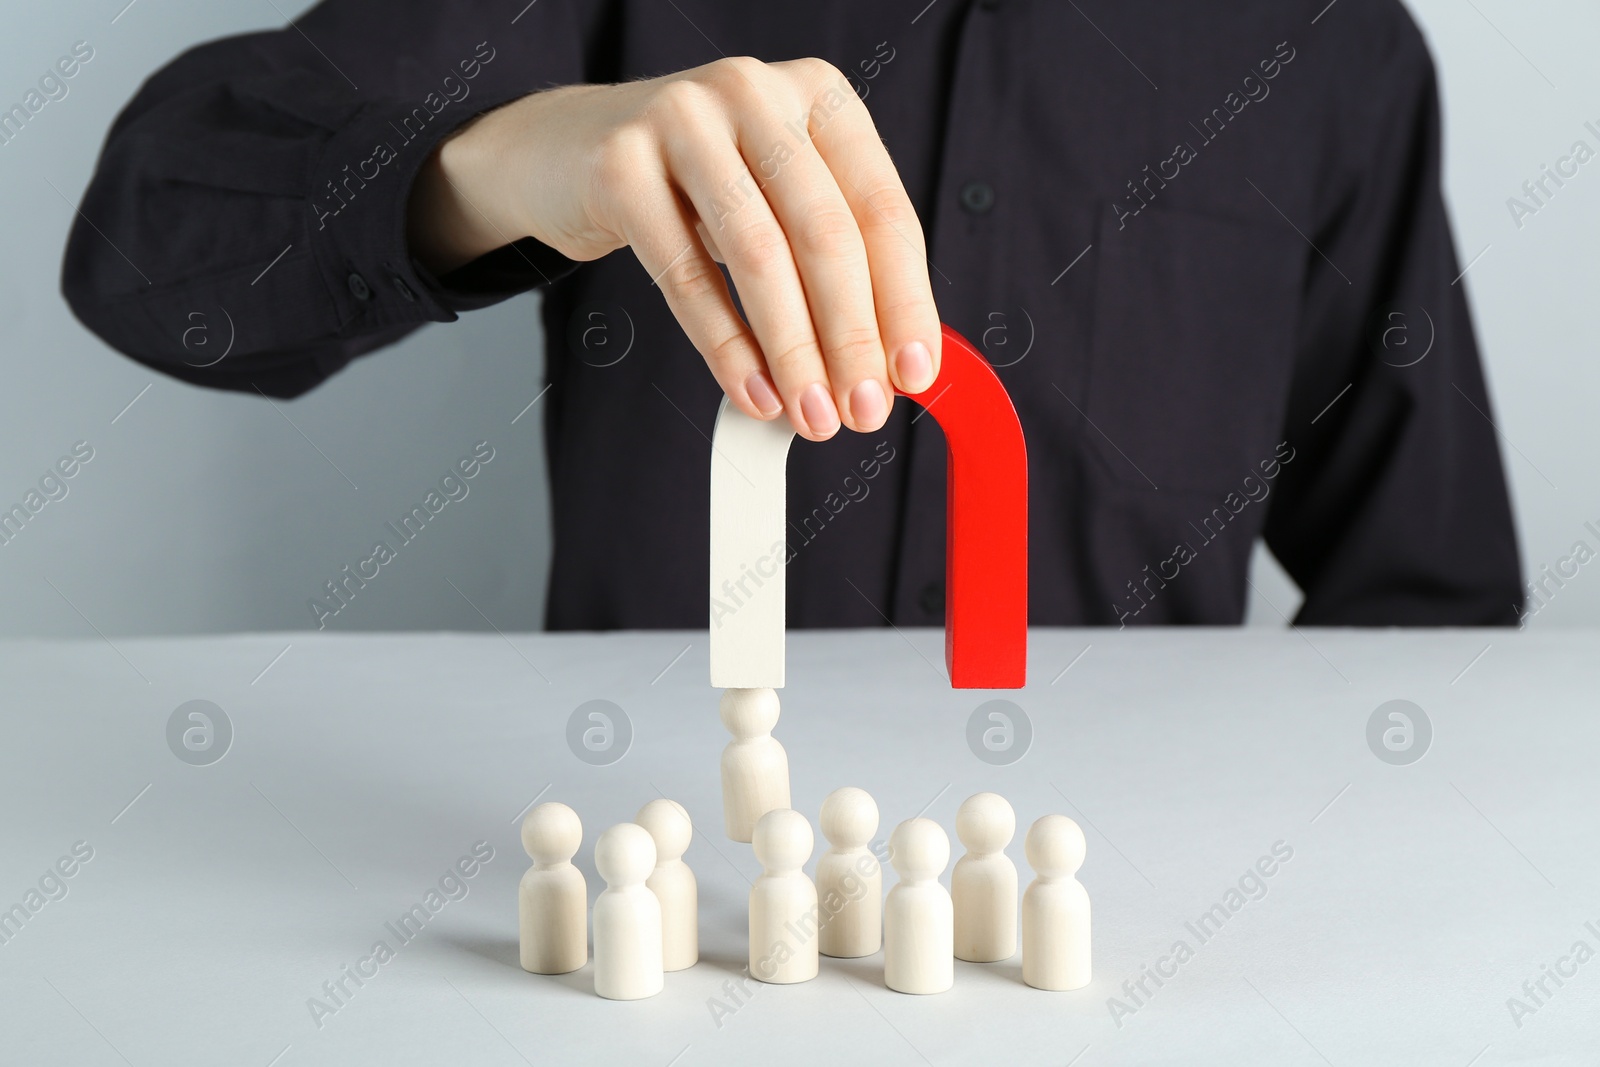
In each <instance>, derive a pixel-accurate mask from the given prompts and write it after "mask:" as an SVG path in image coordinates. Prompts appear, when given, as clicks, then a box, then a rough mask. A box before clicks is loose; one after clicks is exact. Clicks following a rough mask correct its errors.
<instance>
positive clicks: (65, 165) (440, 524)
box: [0, 0, 1600, 636]
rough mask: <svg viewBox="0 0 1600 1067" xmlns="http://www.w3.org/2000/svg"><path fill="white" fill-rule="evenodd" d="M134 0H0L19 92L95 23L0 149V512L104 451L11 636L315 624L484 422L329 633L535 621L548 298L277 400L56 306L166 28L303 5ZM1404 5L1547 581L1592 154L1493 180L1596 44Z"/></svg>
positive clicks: (1266, 567)
mask: <svg viewBox="0 0 1600 1067" xmlns="http://www.w3.org/2000/svg"><path fill="white" fill-rule="evenodd" d="M125 3H126V0H94V2H88V0H66V2H64V3H58V4H50V5H37V4H26V5H24V4H21V3H17V2H15V0H8V2H7V3H5V5H4V8H3V9H4V10H6V12H7V14H8V15H9V16H10V17H8V18H6V19H5V20H4V24H5V26H6V32H5V33H4V34H3V35H0V72H3V73H0V102H3V103H4V104H5V105H6V106H9V105H10V104H11V103H12V102H14V101H15V100H20V99H21V97H22V95H23V94H24V93H25V92H26V91H27V89H28V88H29V87H30V86H31V85H33V84H34V82H35V81H36V79H37V78H38V76H39V75H40V74H41V73H43V72H44V71H45V70H46V68H48V67H49V66H50V64H51V63H53V62H54V60H55V59H56V58H57V57H58V56H60V55H63V54H65V53H66V52H67V51H68V49H69V48H70V47H71V45H72V43H73V42H74V41H78V40H88V41H89V42H90V43H91V44H93V46H94V48H95V52H96V55H95V58H94V60H93V61H92V62H91V63H89V64H88V65H87V66H85V67H84V69H83V70H82V71H81V73H80V74H79V75H78V76H77V77H76V78H74V79H73V80H72V81H71V82H70V83H69V85H70V90H71V91H70V95H68V96H67V97H66V98H65V99H64V100H60V101H56V102H52V103H50V104H48V105H47V106H46V107H45V108H44V110H43V111H41V112H40V113H39V114H38V115H37V116H35V117H34V119H33V121H32V122H30V123H29V124H28V126H27V127H26V128H25V130H24V131H23V133H22V134H21V136H19V137H18V138H17V139H16V140H15V141H13V142H12V143H10V144H9V145H6V146H4V147H0V248H3V249H4V253H3V255H0V337H3V340H0V351H3V353H4V358H5V362H6V370H5V374H4V379H3V380H4V382H5V389H4V391H3V392H0V507H9V506H10V505H11V504H12V503H14V502H16V501H18V500H20V499H21V497H22V496H23V494H25V493H26V492H27V491H28V489H29V488H30V487H32V486H33V485H34V484H35V483H36V481H37V479H38V478H39V476H40V475H41V474H43V473H44V472H45V470H46V469H47V468H48V467H49V466H50V465H51V464H52V463H54V462H55V460H56V459H57V458H58V457H60V456H62V455H64V454H66V453H67V452H68V450H69V449H70V448H71V446H72V444H73V443H74V442H75V441H78V440H85V441H88V442H89V443H90V444H91V445H92V446H93V448H94V449H95V458H94V460H93V461H92V462H91V463H90V464H89V465H88V466H87V467H86V468H85V469H84V470H83V471H82V472H81V473H80V474H79V475H78V477H76V478H75V479H73V480H72V482H70V483H69V484H70V494H69V495H68V496H67V498H66V499H64V500H61V501H58V502H54V503H51V504H50V505H48V506H47V507H46V508H45V510H44V511H43V512H42V513H41V514H40V515H38V516H37V517H36V518H35V519H34V521H33V522H32V523H30V524H29V526H28V527H27V528H26V529H25V531H24V532H23V534H22V535H21V536H20V537H18V538H17V539H16V541H15V542H13V543H12V544H10V545H6V546H3V547H0V602H3V603H4V604H5V605H6V606H7V609H8V610H7V611H5V612H4V614H3V615H0V634H10V635H33V634H39V635H52V636H83V635H90V634H91V633H92V630H93V629H98V630H100V631H102V632H104V633H106V634H111V635H117V634H153V633H194V632H207V631H216V630H239V629H245V630H267V629H278V630H281V629H294V628H304V627H307V626H310V625H312V621H313V620H312V616H311V614H310V612H309V611H308V610H307V607H306V601H307V599H308V598H309V597H311V596H313V595H316V594H317V593H318V591H319V590H320V588H321V586H322V583H323V582H324V581H326V580H328V579H330V578H332V577H333V576H334V575H335V574H336V573H337V572H338V570H339V568H340V567H341V566H343V565H344V564H346V563H354V562H355V561H356V560H357V559H358V558H360V555H362V554H364V553H365V551H366V550H367V549H368V548H369V547H370V545H371V544H372V542H373V541H374V540H375V539H376V538H378V537H379V536H382V534H383V523H384V522H385V521H386V520H389V519H393V518H395V517H397V516H398V515H399V514H400V513H402V512H404V511H406V510H408V509H409V508H410V506H411V505H413V504H415V503H417V502H419V501H420V499H421V497H422V496H423V494H424V493H426V491H427V490H428V489H429V488H430V487H431V486H432V485H433V484H435V483H436V482H437V480H438V478H439V477H440V475H442V474H443V473H444V472H445V470H446V469H447V468H448V467H449V465H450V464H452V463H453V462H454V461H455V460H456V459H457V458H458V457H460V456H462V455H465V454H466V453H467V452H468V451H470V449H471V446H472V444H473V443H474V442H476V441H479V440H487V441H489V442H490V443H491V444H492V445H493V446H494V447H495V449H496V458H495V460H494V461H493V462H492V463H491V464H490V465H489V467H488V468H487V469H486V470H485V471H484V473H483V474H482V475H481V476H480V477H479V478H478V479H477V480H476V481H475V482H474V483H472V491H471V495H470V496H469V497H468V498H467V499H466V500H464V501H461V502H459V503H455V504H451V505H450V506H449V507H447V508H446V510H445V511H444V512H443V513H442V514H441V515H440V516H439V518H438V519H437V520H436V521H435V522H433V523H431V524H430V525H429V527H428V528H427V530H426V531H425V532H424V534H423V535H422V537H421V538H419V540H418V541H417V542H416V543H415V544H413V545H408V546H406V548H405V549H403V550H402V556H401V560H400V562H399V564H398V565H395V566H389V567H385V568H384V570H383V572H382V574H381V576H380V577H379V578H378V579H377V580H376V581H375V582H374V583H373V584H372V585H371V586H369V587H368V588H367V589H366V590H364V591H363V592H362V594H361V595H360V596H359V597H358V598H357V599H356V600H355V602H354V603H352V604H351V606H350V607H349V608H348V609H347V610H345V611H344V612H342V613H341V614H340V616H339V617H338V618H336V619H335V620H333V621H332V622H331V623H330V629H369V628H376V629H391V628H392V629H411V628H421V629H435V628H467V629H483V628H486V627H487V626H488V625H490V624H491V623H492V624H493V625H494V626H497V627H499V628H501V629H507V630H512V629H532V628H536V627H537V626H538V625H539V623H540V620H541V617H542V605H543V597H544V587H545V568H546V563H547V560H548V554H549V543H550V541H549V520H548V501H547V496H546V484H545V478H544V470H543V463H542V459H541V446H540V414H541V413H540V406H538V405H536V406H534V407H533V408H532V409H531V410H528V411H527V412H526V414H523V415H522V416H521V417H520V418H518V415H519V412H522V411H523V409H524V407H525V405H527V404H528V403H529V402H530V401H532V400H533V399H534V397H535V396H536V395H537V394H538V388H539V386H538V381H539V378H540V367H539V364H540V355H539V353H540V351H541V346H542V342H541V335H540V330H539V326H538V316H537V303H536V301H535V298H526V299H521V300H516V301H513V302H511V303H509V304H508V305H503V306H501V307H499V308H495V309H492V310H490V311H487V312H481V313H478V314H475V315H472V316H469V317H468V318H467V319H465V320H463V321H462V322H460V323H458V324H455V325H453V326H449V327H430V328H428V329H425V330H424V331H423V332H422V333H421V334H420V335H419V336H416V337H414V338H413V339H412V340H410V341H408V342H407V343H405V344H402V345H400V346H398V347H396V348H395V349H394V350H392V351H390V352H388V353H386V354H384V355H383V356H382V357H381V358H374V359H368V360H363V361H361V362H359V363H358V364H356V365H355V366H354V367H352V368H351V369H349V370H348V371H346V372H345V373H343V374H341V375H339V376H338V377H336V378H335V379H334V380H333V381H331V382H329V383H328V384H327V385H326V386H324V387H323V388H321V389H319V390H317V391H316V392H314V393H313V394H312V395H310V396H308V397H306V398H304V399H301V400H299V401H295V402H293V403H280V404H278V405H277V406H276V408H275V407H273V406H269V405H268V404H266V403H264V402H263V401H262V400H260V399H259V398H254V397H243V396H230V395H223V394H220V393H214V392H209V391H204V390H200V389H195V388H192V387H189V386H186V385H182V384H180V383H178V382H175V381H171V380H168V379H166V378H163V377H161V376H159V375H156V374H153V373H151V372H149V371H146V370H144V369H142V368H140V367H138V366H137V365H135V364H133V363H131V362H129V361H127V360H125V359H123V358H122V357H120V356H118V355H116V354H115V353H112V352H111V351H109V350H108V349H107V348H106V347H105V346H104V345H102V344H101V343H100V342H99V341H97V340H96V339H95V338H94V337H92V336H91V335H90V334H88V333H87V332H86V331H85V330H84V329H83V328H82V327H80V326H79V325H78V324H77V322H76V321H75V320H74V319H73V318H72V317H71V315H70V313H69V312H68V310H67V308H66V306H65V304H64V303H63V302H62V300H61V298H60V296H59V292H58V275H59V265H60V260H61V250H62V244H63V241H64V238H65V235H66V232H67V228H68V225H69V222H70V220H71V218H72V211H73V207H72V205H73V204H75V203H76V201H77V200H78V198H79V197H80V195H81V193H82V191H83V187H84V185H85V183H86V181H87V179H88V175H89V173H90V169H91V167H92V166H93V163H94V159H95V156H96V153H97V151H98V149H99V145H100V142H101V138H102V137H103V135H104V132H105V130H106V128H107V126H108V124H109V123H110V122H111V120H112V118H113V116H114V115H115V113H116V112H117V110H118V109H119V108H120V107H121V106H122V105H123V103H124V102H125V101H126V100H127V99H128V98H129V96H130V95H131V94H132V93H133V92H134V90H135V89H136V87H137V86H138V85H139V83H140V82H141V80H142V79H143V78H144V77H146V76H147V75H148V74H150V73H151V72H152V71H154V70H155V69H156V68H157V67H159V66H160V65H161V64H163V63H164V62H166V61H167V60H168V59H170V58H171V57H172V56H173V55H175V54H176V53H177V52H179V51H180V50H182V49H183V48H185V47H187V46H189V45H191V44H193V43H196V42H199V41H202V40H206V39H210V38H213V37H216V36H219V35H223V34H228V33H237V32H242V31H247V30H255V29H261V28H267V27H275V26H281V25H282V24H283V21H284V18H285V16H293V15H297V14H298V13H299V12H300V11H301V10H303V9H304V7H305V6H307V5H305V4H300V3H297V4H288V3H284V4H274V3H273V0H240V2H237V3H230V4H226V5H224V4H216V3H206V2H202V0H137V2H136V3H134V4H133V5H132V6H131V7H127V8H124V4H125ZM513 6H515V0H508V12H509V11H511V10H512V7H513ZM1412 8H1413V10H1414V12H1415V13H1416V15H1417V17H1418V18H1419V20H1420V21H1421V22H1422V24H1423V26H1424V28H1425V30H1426V32H1427V34H1428V36H1429V39H1430V40H1431V42H1432V45H1433V49H1434V53H1435V56H1436V59H1437V62H1438V65H1439V68H1440V73H1441V78H1442V84H1443V95H1444V100H1445V120H1446V144H1445V149H1446V162H1447V170H1446V194H1447V198H1448V200H1449V203H1450V206H1451V208H1452V210H1453V212H1454V217H1455V222H1456V234H1457V243H1458V251H1459V254H1460V258H1461V261H1462V263H1463V265H1465V264H1467V263H1468V262H1469V261H1475V262H1474V265H1473V266H1472V267H1471V270H1470V272H1469V273H1468V274H1467V276H1466V277H1465V278H1464V279H1463V281H1462V284H1464V285H1466V286H1467V287H1468V292H1469V295H1470V297H1471V299H1472V301H1473V306H1474V309H1475V314H1476V320H1477V323H1478V326H1479V329H1480V335H1481V339H1482V342H1483V347H1484V350H1485V353H1486V357H1487V360H1488V370H1489V378H1490V384H1491V388H1492V390H1493V395H1494V399H1495V404H1496V411H1495V415H1496V421H1497V423H1498V425H1499V428H1500V430H1501V431H1502V442H1503V444H1504V452H1505V459H1506V464H1507V467H1508V470H1509V473H1510V478H1511V485H1512V491H1513V495H1514V498H1515V504H1516V509H1517V514H1518V518H1519V524H1520V529H1521V535H1522V551H1523V559H1524V561H1525V563H1526V565H1527V568H1528V570H1529V572H1530V574H1536V573H1537V572H1538V571H1539V569H1540V568H1541V567H1542V566H1544V565H1546V564H1554V563H1555V561H1556V560H1557V559H1559V558H1561V557H1562V556H1565V555H1567V554H1568V553H1569V552H1570V550H1571V547H1572V545H1573V542H1574V541H1576V540H1578V539H1579V538H1583V539H1585V540H1587V541H1588V542H1589V543H1590V545H1591V547H1600V539H1597V538H1596V537H1595V536H1594V535H1592V534H1589V533H1588V532H1587V531H1585V530H1584V529H1583V524H1584V522H1585V521H1587V520H1593V519H1600V493H1597V489H1600V470H1597V468H1596V466H1595V465H1594V463H1593V462H1592V455H1591V454H1592V452H1593V451H1594V446H1595V444H1596V443H1597V442H1600V435H1597V433H1596V430H1595V425H1594V416H1593V414H1592V408H1593V406H1594V404H1593V397H1594V396H1595V392H1596V390H1595V385H1596V384H1597V381H1600V366H1596V363H1595V361H1594V359H1593V358H1592V355H1593V347H1594V345H1593V340H1592V338H1593V335H1594V323H1593V321H1592V311H1591V309H1592V308H1593V307H1594V306H1595V294H1594V291H1593V290H1594V282H1595V278H1596V273H1595V271H1594V269H1593V268H1592V266H1591V260H1592V257H1593V255H1594V249H1595V247H1596V244H1597V239H1600V161H1594V162H1592V163H1590V164H1589V165H1588V166H1587V167H1585V168H1584V169H1583V170H1582V171H1580V173H1579V175H1578V177H1576V178H1575V179H1572V180H1570V181H1569V182H1568V184H1567V186H1566V187H1565V188H1564V189H1562V190H1560V191H1559V192H1558V194H1557V195H1556V197H1555V198H1553V199H1552V200H1551V202H1550V203H1549V204H1548V205H1547V206H1546V207H1545V208H1544V209H1542V210H1540V211H1539V213H1538V214H1537V215H1536V216H1535V217H1533V218H1530V219H1525V220H1524V225H1523V227H1522V228H1521V229H1520V230H1519V229H1518V228H1517V227H1516V225H1515V224H1514V223H1513V221H1512V218H1511V215H1510V212H1509V211H1508V209H1507V206H1506V200H1507V198H1508V197H1510V196H1513V195H1517V194H1518V193H1519V191H1520V187H1521V185H1522V183H1523V182H1524V181H1526V180H1528V179H1530V178H1536V177H1538V176H1539V169H1540V165H1541V164H1553V163H1554V162H1555V160H1556V159H1557V158H1558V157H1560V156H1562V155H1564V154H1566V153H1567V151H1568V149H1569V148H1570V146H1571V144H1572V143H1573V141H1574V140H1576V139H1578V138H1579V137H1584V138H1586V139H1588V140H1589V141H1590V142H1591V144H1594V141H1595V139H1594V137H1593V135H1591V134H1588V133H1587V132H1586V131H1585V130H1584V129H1583V123H1584V122H1585V121H1586V120H1597V122H1600V73H1597V71H1596V65H1595V64H1594V62H1593V55H1592V50H1593V46H1594V42H1595V41H1596V40H1600V9H1596V8H1595V7H1594V5H1592V4H1586V3H1582V2H1580V0H1566V2H1562V3H1552V4H1546V5H1540V7H1539V9H1530V8H1528V7H1526V6H1524V5H1519V4H1517V3H1515V2H1514V0H1417V2H1414V3H1413V4H1412ZM1325 17H1329V18H1334V17H1337V8H1336V7H1334V8H1333V10H1331V11H1329V12H1327V14H1326V16H1325ZM113 20H115V21H113ZM69 201H70V203H69ZM129 251H130V254H133V253H134V250H129ZM1480 253H1481V258H1478V257H1479V256H1480ZM134 258H135V259H137V255H136V254H134ZM146 387H148V389H147V388H146ZM135 398H137V400H136V402H134V403H133V404H132V406H131V407H129V406H128V405H129V403H130V401H135ZM513 419H516V421H515V423H513ZM452 584H453V585H454V586H455V587H456V588H454V589H452ZM1255 584H1256V586H1257V587H1258V589H1259V592H1258V593H1256V594H1253V595H1252V604H1251V619H1252V621H1253V622H1255V623H1259V624H1265V625H1272V626H1277V625H1282V618H1281V615H1280V613H1289V612H1292V611H1293V609H1294V605H1295V603H1296V601H1297V599H1298V594H1297V593H1296V591H1295V590H1294V589H1293V586H1292V585H1291V584H1290V583H1289V582H1288V581H1287V579H1285V578H1284V577H1283V575H1282V574H1281V572H1280V571H1278V569H1277V568H1276V567H1275V566H1274V565H1273V564H1272V562H1271V560H1270V559H1269V558H1268V557H1266V555H1265V554H1264V553H1260V552H1258V558H1257V567H1256V575H1255ZM1596 623H1600V579H1597V578H1595V577H1593V576H1591V575H1590V574H1589V573H1588V570H1587V569H1586V570H1584V571H1582V572H1580V574H1579V577H1577V578H1576V579H1573V580H1572V581H1570V582H1568V583H1567V584H1566V585H1565V587H1564V588H1562V589H1561V590H1560V591H1559V592H1558V593H1557V595H1556V596H1555V598H1554V599H1553V600H1552V602H1551V603H1550V605H1549V606H1548V607H1547V608H1546V609H1544V610H1543V611H1542V612H1541V613H1540V614H1539V615H1538V617H1537V618H1536V619H1533V620H1530V622H1529V625H1530V626H1536V627H1545V626H1573V625H1582V624H1588V625H1594V624H1596Z"/></svg>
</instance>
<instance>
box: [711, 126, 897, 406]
mask: <svg viewBox="0 0 1600 1067" xmlns="http://www.w3.org/2000/svg"><path fill="white" fill-rule="evenodd" d="M803 113H804V110H803V106H802V108H798V109H795V111H794V114H795V115H796V116H799V115H801V114H803ZM780 115H781V112H779V111H778V110H777V109H776V108H752V109H746V110H743V111H740V112H738V113H737V119H738V123H737V128H736V134H737V137H738V142H739V147H740V150H741V152H742V154H743V156H744V162H745V163H746V164H748V166H749V168H750V169H751V170H752V171H754V176H755V179H756V180H757V181H758V182H759V183H760V188H761V192H762V194H763V196H764V200H765V206H767V207H768V208H769V209H770V212H771V214H772V216H773V218H774V219H775V220H776V222H777V224H778V225H779V226H780V227H781V229H782V232H783V234H784V236H785V238H786V239H787V243H788V246H789V249H790V252H791V255H792V258H793V261H794V265H795V268H796V271H797V273H798V277H799V281H800V284H801V287H802V289H803V291H804V299H805V307H804V310H805V311H806V313H807V314H808V315H809V318H810V322H809V324H808V325H809V333H810V337H811V341H812V344H810V345H807V346H806V347H804V348H801V349H792V350H791V349H784V348H778V349H774V348H772V347H766V346H765V345H764V348H765V351H766V353H767V357H768V365H769V366H771V367H772V371H773V376H774V378H775V379H776V380H777V382H778V387H779V389H780V390H781V391H783V392H784V395H785V396H786V397H787V396H790V395H792V392H791V391H793V392H798V393H801V394H802V395H807V394H810V395H811V396H812V397H813V398H814V402H815V403H819V404H820V396H821V394H822V393H823V392H824V391H826V393H827V394H828V397H829V398H830V399H831V401H832V403H833V405H834V406H835V408H836V409H837V410H838V412H839V417H840V419H841V420H842V421H843V423H844V425H846V426H848V427H850V428H851V429H853V430H857V431H861V432H870V431H873V430H876V429H878V428H879V427H881V426H882V425H883V423H884V421H885V420H886V419H887V418H888V417H889V406H890V401H891V398H892V397H893V395H894V394H893V392H892V389H891V386H890V380H889V373H888V365H887V356H886V353H885V350H884V345H883V340H882V338H881V337H880V336H879V329H878V321H879V320H878V315H877V313H876V311H875V308H874V280H873V277H872V271H871V268H870V264H869V261H868V257H867V247H866V244H865V242H864V240H863V238H862V233H861V228H860V224H859V221H858V218H857V214H856V212H854V211H852V210H851V207H850V204H849V202H848V200H847V199H846V197H845V194H844V193H843V192H842V191H841V190H840V188H839V184H838V182H836V181H835V180H834V176H833V174H832V173H831V172H830V170H829V168H828V165H827V164H826V163H825V162H824V161H823V159H822V157H821V156H820V155H819V154H818V153H817V152H816V150H815V149H813V148H812V146H811V144H810V143H809V141H804V140H798V141H797V139H796V136H795V134H794V132H793V129H792V126H793V125H799V126H800V127H801V128H802V129H803V128H804V127H803V120H800V121H799V122H796V121H795V119H791V120H790V121H791V126H790V127H786V126H785V125H784V123H783V122H781V121H780ZM738 225H739V223H738V222H737V221H731V222H730V228H736V227H737V226H738ZM735 262H736V261H735V260H730V261H729V266H730V269H732V268H733V267H734V265H735ZM735 281H736V282H737V281H738V279H737V275H736V276H735ZM740 293H741V294H743V293H744V288H743V285H742V284H741V285H740ZM749 306H750V304H749V302H747V303H746V307H749ZM752 321H753V320H752ZM756 333H757V336H758V337H761V338H762V340H763V341H765V340H766V338H765V335H763V334H762V332H761V331H760V330H759V329H758V330H757V331H756ZM774 358H776V360H777V363H776V364H774ZM802 407H803V408H804V407H805V404H804V403H802ZM808 422H809V415H808Z"/></svg>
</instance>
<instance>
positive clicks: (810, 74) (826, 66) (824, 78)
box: [796, 56, 844, 89]
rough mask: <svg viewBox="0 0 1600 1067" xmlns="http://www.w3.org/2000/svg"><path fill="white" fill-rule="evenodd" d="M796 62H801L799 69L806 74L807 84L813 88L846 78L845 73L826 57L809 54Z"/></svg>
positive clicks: (832, 83)
mask: <svg viewBox="0 0 1600 1067" xmlns="http://www.w3.org/2000/svg"><path fill="white" fill-rule="evenodd" d="M796 62H797V63H798V64H799V69H800V71H801V73H802V74H804V76H805V79H806V82H807V84H808V85H809V86H810V87H811V88H813V89H820V88H822V87H823V86H826V85H834V84H836V83H838V82H841V81H843V80H844V73H843V72H842V71H840V70H839V68H838V67H836V66H834V65H833V64H832V63H829V62H828V61H827V60H826V59H818V58H817V57H816V56H807V57H806V58H804V59H800V60H797V61H796Z"/></svg>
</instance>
